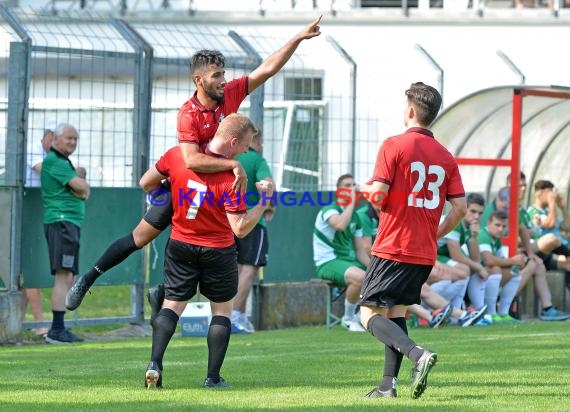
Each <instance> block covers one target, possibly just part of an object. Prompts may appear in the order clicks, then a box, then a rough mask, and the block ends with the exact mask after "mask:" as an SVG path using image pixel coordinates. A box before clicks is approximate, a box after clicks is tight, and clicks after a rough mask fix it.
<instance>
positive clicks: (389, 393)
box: [364, 388, 398, 398]
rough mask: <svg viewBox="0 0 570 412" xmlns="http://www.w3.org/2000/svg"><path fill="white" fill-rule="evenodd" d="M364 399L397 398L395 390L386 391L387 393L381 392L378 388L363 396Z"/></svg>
mask: <svg viewBox="0 0 570 412" xmlns="http://www.w3.org/2000/svg"><path fill="white" fill-rule="evenodd" d="M364 396H365V397H366V398H396V397H397V396H398V394H397V392H396V389H395V388H392V389H388V390H387V391H381V390H380V388H375V389H373V390H371V391H370V392H368V393H367V394H366V395H364Z"/></svg>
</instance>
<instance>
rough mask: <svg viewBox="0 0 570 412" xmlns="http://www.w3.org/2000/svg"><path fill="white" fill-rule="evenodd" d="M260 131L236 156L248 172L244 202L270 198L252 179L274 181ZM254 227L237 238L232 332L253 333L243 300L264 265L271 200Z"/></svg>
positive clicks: (255, 201)
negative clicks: (261, 197) (245, 148)
mask: <svg viewBox="0 0 570 412" xmlns="http://www.w3.org/2000/svg"><path fill="white" fill-rule="evenodd" d="M262 153H263V135H262V134H261V131H259V132H258V133H257V134H256V135H254V137H253V140H252V142H251V146H250V147H249V150H248V151H247V152H245V153H243V154H240V155H239V156H237V157H236V160H237V161H239V162H240V163H241V165H242V166H243V168H244V170H245V173H246V174H247V203H248V204H250V205H253V204H256V203H258V202H271V201H270V200H269V199H260V197H259V192H258V190H257V188H256V187H255V182H259V181H261V180H267V181H269V182H273V179H272V177H271V169H270V168H269V165H268V164H267V160H265V158H264V157H263V156H262ZM271 206H272V207H271V208H268V209H267V210H266V211H265V213H264V214H263V216H262V218H261V219H260V220H259V222H258V223H257V225H256V226H255V227H254V228H253V230H252V231H251V232H250V233H249V234H248V235H247V236H246V237H244V238H242V239H239V238H236V246H237V252H238V257H237V261H238V291H237V294H236V296H235V298H234V307H233V310H232V319H231V321H232V332H234V333H252V332H254V331H255V328H254V326H253V324H252V323H251V321H250V320H249V319H248V317H247V314H246V303H247V298H248V296H249V292H250V291H251V286H252V285H253V282H254V281H255V279H256V278H257V277H258V276H259V268H260V267H263V266H265V265H267V254H268V250H269V240H268V237H267V228H266V223H268V222H270V221H271V219H273V215H274V213H275V208H274V205H273V204H271Z"/></svg>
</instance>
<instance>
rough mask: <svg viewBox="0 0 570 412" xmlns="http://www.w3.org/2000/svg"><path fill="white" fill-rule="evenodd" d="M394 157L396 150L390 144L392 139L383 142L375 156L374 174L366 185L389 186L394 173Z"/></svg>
mask: <svg viewBox="0 0 570 412" xmlns="http://www.w3.org/2000/svg"><path fill="white" fill-rule="evenodd" d="M396 157H397V149H396V147H395V146H394V144H393V143H392V139H386V140H384V142H383V143H382V146H380V150H379V151H378V155H377V156H376V164H375V165H374V173H373V175H372V178H371V179H370V180H369V181H368V184H372V182H382V183H386V184H387V185H391V184H392V182H393V181H394V173H395V171H396V164H397V162H396V161H395V158H396Z"/></svg>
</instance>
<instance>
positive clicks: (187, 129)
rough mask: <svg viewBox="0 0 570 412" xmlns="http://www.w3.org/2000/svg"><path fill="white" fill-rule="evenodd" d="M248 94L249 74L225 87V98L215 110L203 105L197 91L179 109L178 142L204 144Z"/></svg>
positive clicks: (236, 109) (235, 110)
mask: <svg viewBox="0 0 570 412" xmlns="http://www.w3.org/2000/svg"><path fill="white" fill-rule="evenodd" d="M246 96H247V76H243V77H240V78H238V79H233V80H232V81H230V82H228V83H226V87H224V99H223V100H222V103H220V104H219V105H218V107H216V108H215V109H214V110H212V109H207V108H206V107H204V106H202V105H201V104H200V102H199V101H198V99H196V93H194V96H192V98H191V99H190V100H188V101H187V102H186V103H184V104H183V105H182V107H181V108H180V110H179V111H178V121H177V130H178V142H190V143H196V144H198V145H203V144H204V143H207V142H209V141H210V140H212V137H214V134H216V130H218V125H219V124H220V122H221V121H222V120H224V117H225V116H227V115H229V114H231V113H235V112H237V111H238V109H239V105H240V104H241V102H243V100H244V99H245V98H246Z"/></svg>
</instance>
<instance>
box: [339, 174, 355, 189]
mask: <svg viewBox="0 0 570 412" xmlns="http://www.w3.org/2000/svg"><path fill="white" fill-rule="evenodd" d="M344 179H354V176H353V175H351V174H350V173H345V174H343V175H340V176H339V178H338V179H336V188H337V189H340V184H341V183H342V181H343V180H344Z"/></svg>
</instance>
